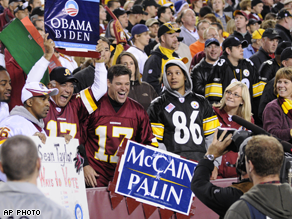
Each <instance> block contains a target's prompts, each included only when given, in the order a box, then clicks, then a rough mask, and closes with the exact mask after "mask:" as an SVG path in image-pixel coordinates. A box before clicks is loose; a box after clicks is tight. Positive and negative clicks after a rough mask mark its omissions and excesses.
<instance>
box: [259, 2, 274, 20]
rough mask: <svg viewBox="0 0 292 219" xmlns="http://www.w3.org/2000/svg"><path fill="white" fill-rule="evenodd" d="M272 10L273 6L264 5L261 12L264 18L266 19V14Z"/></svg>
mask: <svg viewBox="0 0 292 219" xmlns="http://www.w3.org/2000/svg"><path fill="white" fill-rule="evenodd" d="M271 10H272V8H271V7H269V6H267V5H264V7H263V10H262V13H261V14H262V17H263V19H265V17H266V15H267V14H268V13H270V12H271Z"/></svg>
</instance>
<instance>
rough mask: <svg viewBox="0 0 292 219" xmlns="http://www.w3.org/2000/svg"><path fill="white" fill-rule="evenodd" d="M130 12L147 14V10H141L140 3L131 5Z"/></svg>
mask: <svg viewBox="0 0 292 219" xmlns="http://www.w3.org/2000/svg"><path fill="white" fill-rule="evenodd" d="M129 12H130V14H145V15H148V13H147V12H145V11H143V8H142V6H141V5H133V6H132V8H131V9H130V11H129Z"/></svg>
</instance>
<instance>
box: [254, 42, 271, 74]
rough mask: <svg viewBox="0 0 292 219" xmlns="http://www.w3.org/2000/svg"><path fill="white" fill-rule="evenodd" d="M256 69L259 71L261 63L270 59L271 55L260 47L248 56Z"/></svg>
mask: <svg viewBox="0 0 292 219" xmlns="http://www.w3.org/2000/svg"><path fill="white" fill-rule="evenodd" d="M249 59H250V60H251V61H252V62H253V64H254V66H255V68H256V70H257V71H259V69H260V67H261V64H262V63H263V62H265V61H267V60H269V59H271V57H270V56H269V54H268V53H267V52H266V51H265V50H264V49H263V48H262V47H261V48H260V49H259V50H258V51H257V52H256V53H255V54H253V55H252V56H251V57H250V58H249Z"/></svg>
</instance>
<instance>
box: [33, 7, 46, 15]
mask: <svg viewBox="0 0 292 219" xmlns="http://www.w3.org/2000/svg"><path fill="white" fill-rule="evenodd" d="M44 14H45V10H44V8H43V7H36V8H34V9H33V10H32V12H31V14H30V16H31V17H32V16H34V15H38V16H44Z"/></svg>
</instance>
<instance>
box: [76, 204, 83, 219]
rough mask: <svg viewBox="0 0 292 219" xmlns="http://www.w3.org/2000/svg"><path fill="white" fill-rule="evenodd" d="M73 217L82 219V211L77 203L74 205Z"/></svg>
mask: <svg viewBox="0 0 292 219" xmlns="http://www.w3.org/2000/svg"><path fill="white" fill-rule="evenodd" d="M75 219H83V211H82V208H81V206H80V205H79V204H76V205H75Z"/></svg>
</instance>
